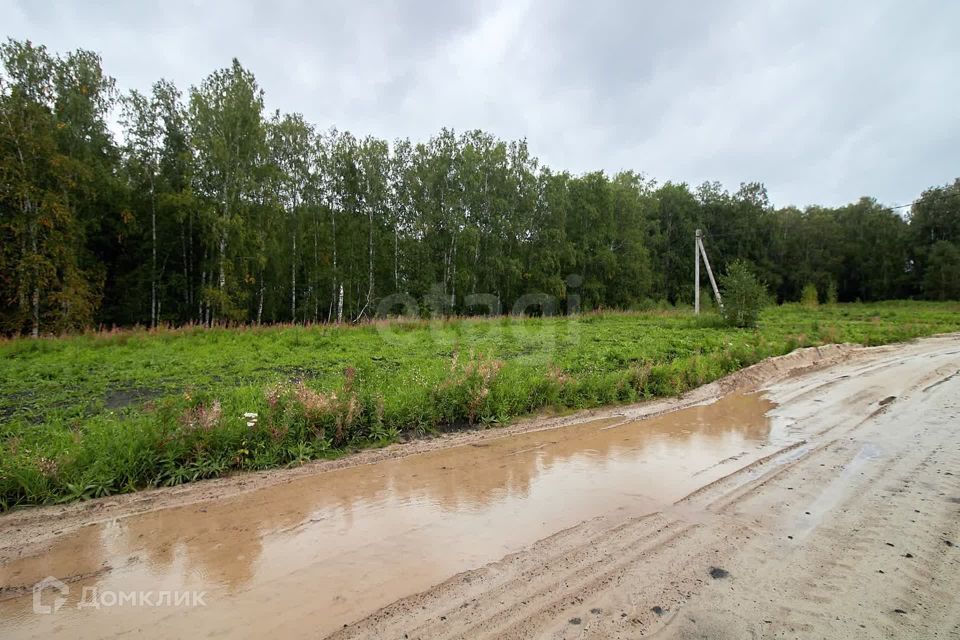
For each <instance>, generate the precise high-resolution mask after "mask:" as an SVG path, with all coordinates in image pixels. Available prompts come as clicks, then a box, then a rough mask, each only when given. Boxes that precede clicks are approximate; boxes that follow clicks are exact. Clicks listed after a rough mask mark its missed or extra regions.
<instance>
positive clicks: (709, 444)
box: [0, 335, 960, 639]
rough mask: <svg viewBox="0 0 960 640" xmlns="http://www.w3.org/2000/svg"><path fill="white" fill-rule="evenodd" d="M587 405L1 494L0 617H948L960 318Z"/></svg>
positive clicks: (366, 630)
mask: <svg viewBox="0 0 960 640" xmlns="http://www.w3.org/2000/svg"><path fill="white" fill-rule="evenodd" d="M758 386H759V387H762V388H763V392H764V394H763V398H762V399H761V397H760V396H758V395H746V396H744V395H743V394H742V392H743V391H744V390H750V389H755V388H756V387H758ZM733 391H737V393H734V394H733V395H724V394H728V392H733ZM718 395H723V396H724V397H722V398H721V399H720V400H719V401H716V402H712V403H711V404H706V405H704V404H703V403H704V402H709V401H711V400H714V399H715V398H716V396H718ZM771 402H772V403H773V404H771ZM771 407H774V408H773V409H772V410H771ZM664 412H666V413H664ZM765 412H769V413H768V416H767V417H764V413H765ZM651 416H653V417H651ZM586 417H587V418H590V419H589V420H587V421H586V422H584V421H583V420H584V417H583V416H574V417H567V418H562V419H550V420H537V421H530V422H526V423H523V424H520V425H517V426H516V427H511V428H510V429H507V430H500V431H489V432H479V433H472V434H458V435H455V436H453V437H450V438H444V439H438V440H435V441H432V442H426V443H424V442H420V443H411V444H408V445H400V446H397V447H391V448H388V449H387V450H382V451H379V452H367V453H365V454H361V455H360V456H357V457H355V458H353V459H352V460H350V459H348V460H345V461H340V462H337V463H334V464H330V463H322V464H318V465H310V466H308V467H307V468H304V469H299V470H293V471H280V472H272V473H267V474H258V475H248V476H240V477H237V478H230V479H226V480H222V481H214V482H210V483H197V484H196V485H193V486H189V487H184V488H181V489H177V490H174V491H154V492H145V493H143V494H135V495H132V496H123V497H120V498H117V499H113V500H106V501H96V502H94V503H91V504H86V505H71V506H69V507H65V508H51V509H36V510H31V511H24V512H20V513H14V514H9V515H7V516H5V517H2V518H0V621H2V622H3V635H4V637H67V638H78V637H119V636H127V635H138V636H150V637H191V638H192V637H214V636H231V637H238V636H243V637H259V636H261V635H263V634H264V633H267V632H274V633H281V634H282V635H283V636H284V637H321V636H326V635H329V634H331V633H333V634H334V636H333V637H337V638H367V637H377V638H471V639H472V638H487V637H489V638H494V637H508V638H528V637H551V638H606V637H623V638H634V637H641V636H651V637H658V638H659V637H677V638H746V637H790V638H792V637H826V638H834V637H852V638H857V637H864V638H867V637H869V638H873V637H896V638H902V637H918V638H935V637H943V638H952V637H960V599H958V598H957V597H956V595H955V594H957V593H960V571H958V569H960V556H958V555H957V554H958V553H960V551H958V550H957V548H956V547H955V546H954V545H955V544H956V543H958V542H960V517H958V516H960V336H956V335H954V336H943V337H938V338H931V339H926V340H921V341H917V342H914V343H910V344H905V345H896V346H890V347H882V348H876V349H857V348H850V347H827V348H824V349H822V350H820V351H816V350H805V351H803V352H798V353H795V354H791V355H789V356H785V357H784V358H780V359H775V360H774V361H769V362H767V363H763V364H761V365H758V366H756V367H753V368H751V369H748V370H746V371H744V372H741V373H740V374H736V375H735V376H733V377H731V378H729V379H727V380H724V381H721V382H719V383H716V384H713V385H707V386H706V387H703V388H701V389H699V390H696V391H694V392H692V393H691V394H689V395H687V396H685V397H684V398H681V399H674V400H668V401H660V402H656V403H649V404H646V405H638V406H636V407H618V408H613V409H610V410H605V411H599V412H592V413H591V414H590V415H589V416H586ZM578 421H579V422H578ZM46 575H54V576H58V577H62V578H64V579H65V580H66V581H67V582H68V583H69V585H70V586H71V592H70V596H69V598H68V599H67V600H66V605H65V606H64V607H63V609H62V610H61V611H60V612H58V613H56V614H51V615H42V614H36V613H34V612H32V611H31V608H30V605H31V602H30V601H31V594H30V585H32V584H33V583H34V582H36V581H37V580H39V579H41V578H43V577H44V576H46ZM83 588H98V589H100V590H101V591H107V590H111V589H112V590H113V591H114V592H117V591H119V592H127V593H129V592H131V591H132V590H134V589H141V590H142V589H159V588H162V589H166V590H173V591H177V590H186V589H191V590H200V589H202V590H203V591H204V592H206V593H207V596H206V599H207V606H205V607H202V608H196V609H186V610H183V609H176V608H169V607H168V608H162V607H161V608H156V607H154V608H147V609H144V608H102V609H95V608H89V607H88V608H77V607H75V606H74V605H75V604H76V599H77V597H78V595H79V593H80V591H81V589H83Z"/></svg>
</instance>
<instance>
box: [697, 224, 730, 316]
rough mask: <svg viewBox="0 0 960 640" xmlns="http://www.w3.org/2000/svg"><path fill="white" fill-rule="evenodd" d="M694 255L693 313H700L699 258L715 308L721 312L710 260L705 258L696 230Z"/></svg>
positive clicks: (700, 236) (699, 234) (700, 237)
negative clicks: (711, 290)
mask: <svg viewBox="0 0 960 640" xmlns="http://www.w3.org/2000/svg"><path fill="white" fill-rule="evenodd" d="M694 246H695V249H696V251H695V253H696V255H695V256H694V260H695V265H696V267H695V269H696V270H695V272H694V278H693V281H694V286H695V287H696V289H697V290H696V291H695V292H694V294H693V307H694V313H696V314H699V313H700V256H703V265H704V266H705V267H706V268H707V276H709V277H710V286H711V287H712V288H713V295H714V297H715V298H716V300H717V306H718V307H720V310H721V311H722V310H723V299H722V298H721V297H720V290H719V289H718V288H717V281H716V280H715V279H714V277H713V269H711V268H710V259H709V258H707V250H706V249H704V248H703V234H702V233H701V231H700V229H697V233H696V237H695V238H694Z"/></svg>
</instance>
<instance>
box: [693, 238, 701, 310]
mask: <svg viewBox="0 0 960 640" xmlns="http://www.w3.org/2000/svg"><path fill="white" fill-rule="evenodd" d="M693 262H694V268H693V313H694V314H695V315H700V229H697V234H696V235H695V236H694V238H693Z"/></svg>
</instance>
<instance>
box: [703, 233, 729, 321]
mask: <svg viewBox="0 0 960 640" xmlns="http://www.w3.org/2000/svg"><path fill="white" fill-rule="evenodd" d="M697 246H699V247H700V253H701V254H702V255H703V266H705V267H706V268H707V275H708V276H710V286H711V287H713V295H714V296H715V297H716V299H717V306H719V307H720V310H721V311H722V310H723V300H722V299H721V298H720V290H719V289H718V288H717V281H716V280H715V279H714V278H713V269H711V268H710V259H709V258H707V250H706V249H704V248H703V240H702V239H701V238H700V237H697Z"/></svg>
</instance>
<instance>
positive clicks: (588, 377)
mask: <svg viewBox="0 0 960 640" xmlns="http://www.w3.org/2000/svg"><path fill="white" fill-rule="evenodd" d="M958 312H960V307H958V306H957V304H955V303H923V302H914V303H889V304H871V305H864V304H850V305H836V306H825V307H822V308H820V309H818V310H817V312H816V314H813V313H811V311H810V310H809V309H807V308H806V307H804V306H802V305H799V304H792V305H784V306H781V307H775V308H769V309H766V310H764V311H763V312H762V320H763V322H762V325H761V326H762V329H761V330H759V331H742V330H739V329H732V328H728V327H727V326H725V325H723V324H718V323H716V322H715V320H714V319H715V318H716V316H713V315H712V314H705V315H704V316H701V317H699V318H693V317H691V316H690V315H689V314H688V313H687V312H686V311H652V312H648V313H604V314H599V313H593V314H582V315H580V316H578V317H577V318H557V317H548V318H530V319H525V320H516V319H514V320H503V319H496V320H454V321H434V322H426V321H424V322H410V321H398V322H395V323H382V324H380V325H362V326H355V327H332V326H316V327H309V328H308V327H276V328H265V327H262V328H242V329H198V328H187V329H181V330H168V329H158V330H156V331H145V330H140V331H124V332H107V333H89V334H85V335H80V336H75V337H71V338H61V339H52V338H46V339H39V340H31V339H16V340H6V341H0V362H2V365H0V368H2V369H0V372H2V374H3V375H0V416H2V417H3V420H2V421H0V508H3V509H9V508H12V507H14V506H17V505H26V504H42V503H53V502H59V501H69V500H78V499H89V498H94V497H98V496H103V495H110V494H115V493H122V492H128V491H133V490H136V489H140V488H144V487H151V486H169V485H176V484H181V483H184V482H192V481H195V480H200V479H203V478H209V477H216V476H219V475H223V474H226V473H230V472H232V471H243V470H255V469H265V468H272V467H281V466H292V465H298V464H303V463H304V462H307V461H309V460H314V459H318V458H327V457H334V456H338V455H342V454H343V453H344V452H347V451H350V450H352V449H354V448H356V447H363V446H380V445H383V444H386V443H389V442H393V441H395V440H396V439H397V438H399V437H400V436H401V434H407V435H411V436H415V435H418V434H423V433H428V432H434V431H438V430H445V429H456V428H461V427H466V426H470V425H474V426H495V425H500V424H506V423H508V422H509V421H510V420H512V419H513V418H515V417H517V416H522V415H525V414H529V413H531V412H536V411H540V410H543V409H546V408H551V409H555V410H569V409H581V408H588V407H595V406H599V405H604V404H611V403H620V402H635V401H639V400H643V399H646V398H652V397H657V396H664V395H675V394H679V393H682V392H684V391H686V390H688V389H691V388H693V387H696V386H697V385H701V384H704V383H706V382H709V381H711V380H715V379H717V378H719V377H721V376H723V375H726V374H728V373H731V372H733V371H736V370H737V369H739V368H741V367H744V366H747V365H749V364H753V363H755V362H757V361H759V360H761V359H762V358H765V357H768V356H773V355H779V354H782V353H786V352H788V351H790V350H792V349H794V348H797V347H801V346H810V345H816V344H822V343H825V342H862V343H865V344H882V343H885V342H890V341H894V340H906V339H909V338H913V337H916V336H920V335H927V334H931V333H938V332H944V331H955V330H957V329H960V313H958ZM249 414H256V417H255V418H252V417H248V416H249Z"/></svg>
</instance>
